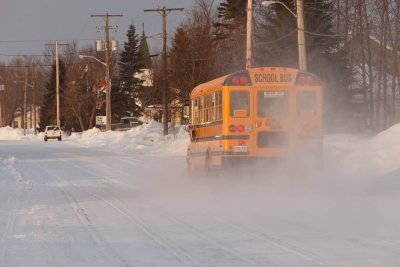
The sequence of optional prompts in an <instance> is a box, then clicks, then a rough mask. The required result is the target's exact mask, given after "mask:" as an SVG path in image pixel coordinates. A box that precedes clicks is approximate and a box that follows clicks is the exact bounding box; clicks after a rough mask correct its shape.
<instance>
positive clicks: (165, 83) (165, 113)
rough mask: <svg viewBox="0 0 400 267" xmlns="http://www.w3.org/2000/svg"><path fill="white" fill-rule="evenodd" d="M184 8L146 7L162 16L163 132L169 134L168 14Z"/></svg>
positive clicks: (147, 10) (146, 10) (148, 10)
mask: <svg viewBox="0 0 400 267" xmlns="http://www.w3.org/2000/svg"><path fill="white" fill-rule="evenodd" d="M183 10H184V9H183V8H165V6H164V7H162V8H159V7H158V8H156V9H145V10H144V12H157V13H158V14H160V15H161V16H162V30H163V33H162V37H163V38H162V39H163V44H162V46H163V73H164V79H163V88H164V89H163V134H164V135H168V103H167V91H168V71H167V15H168V14H169V13H170V12H171V11H183Z"/></svg>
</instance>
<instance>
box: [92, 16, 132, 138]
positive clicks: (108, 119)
mask: <svg viewBox="0 0 400 267" xmlns="http://www.w3.org/2000/svg"><path fill="white" fill-rule="evenodd" d="M90 16H91V17H104V19H105V27H104V31H105V33H106V62H105V65H106V131H109V130H111V79H110V58H111V55H110V51H111V49H110V33H109V29H110V26H109V19H110V17H122V14H108V12H107V13H106V14H97V15H93V14H92V15H90ZM132 75H133V74H132Z"/></svg>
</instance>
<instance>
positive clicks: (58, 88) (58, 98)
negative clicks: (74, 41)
mask: <svg viewBox="0 0 400 267" xmlns="http://www.w3.org/2000/svg"><path fill="white" fill-rule="evenodd" d="M47 45H54V46H55V47H56V99H57V126H58V127H61V126H60V66H59V65H60V59H59V53H58V46H60V45H68V44H59V43H58V41H55V43H54V44H47Z"/></svg>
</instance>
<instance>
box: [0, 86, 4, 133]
mask: <svg viewBox="0 0 400 267" xmlns="http://www.w3.org/2000/svg"><path fill="white" fill-rule="evenodd" d="M3 91H4V84H0V93H1V92H3ZM2 100H3V99H0V128H1V127H3V110H2V109H1V102H2Z"/></svg>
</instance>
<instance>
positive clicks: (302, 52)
mask: <svg viewBox="0 0 400 267" xmlns="http://www.w3.org/2000/svg"><path fill="white" fill-rule="evenodd" d="M296 6H297V8H296V9H297V16H296V17H297V28H298V29H297V30H298V34H297V38H298V45H299V68H300V70H302V71H306V70H307V60H306V39H305V37H304V14H303V0H297V2H296Z"/></svg>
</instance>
